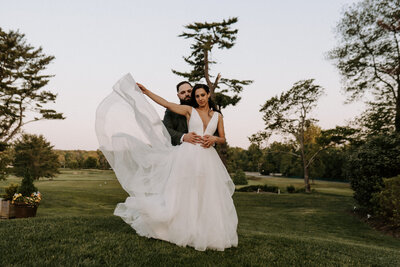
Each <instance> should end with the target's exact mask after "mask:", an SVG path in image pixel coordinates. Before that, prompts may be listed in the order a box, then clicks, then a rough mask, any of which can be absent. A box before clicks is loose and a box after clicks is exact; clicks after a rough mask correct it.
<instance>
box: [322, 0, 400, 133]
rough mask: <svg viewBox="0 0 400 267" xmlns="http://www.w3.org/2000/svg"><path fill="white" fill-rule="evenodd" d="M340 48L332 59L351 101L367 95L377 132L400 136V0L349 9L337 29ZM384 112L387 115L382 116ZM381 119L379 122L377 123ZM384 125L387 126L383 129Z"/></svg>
mask: <svg viewBox="0 0 400 267" xmlns="http://www.w3.org/2000/svg"><path fill="white" fill-rule="evenodd" d="M336 29H337V33H338V36H339V38H340V43H339V45H338V46H337V47H336V48H334V49H333V50H332V51H330V53H329V58H330V59H332V60H333V61H334V62H335V65H336V66H337V68H338V69H339V71H340V74H341V75H342V77H343V78H344V90H345V91H346V92H347V93H349V94H350V95H349V101H354V100H357V99H359V98H361V97H362V96H364V95H365V94H367V93H370V94H372V96H374V100H373V101H369V102H368V103H369V106H370V110H369V112H368V113H367V114H366V115H368V116H367V117H364V118H366V119H367V124H366V126H367V125H368V122H370V123H371V122H372V125H370V126H372V127H373V128H376V127H378V128H380V127H384V128H387V127H389V128H390V127H391V126H392V127H393V123H394V128H395V131H396V132H400V94H399V93H400V44H399V40H400V5H399V1H398V0H364V1H361V2H359V3H357V4H354V5H352V6H350V7H348V8H347V9H346V10H345V12H344V14H343V17H342V19H341V21H340V22H339V24H338V25H337V28H336ZM382 111H384V114H382ZM377 118H378V119H379V120H377ZM382 123H383V125H382Z"/></svg>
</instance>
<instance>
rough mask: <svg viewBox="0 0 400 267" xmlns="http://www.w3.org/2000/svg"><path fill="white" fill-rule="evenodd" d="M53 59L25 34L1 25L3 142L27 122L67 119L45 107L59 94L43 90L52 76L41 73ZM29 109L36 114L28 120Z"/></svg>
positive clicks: (0, 131) (0, 138)
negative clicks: (27, 38) (28, 39)
mask: <svg viewBox="0 0 400 267" xmlns="http://www.w3.org/2000/svg"><path fill="white" fill-rule="evenodd" d="M53 59H54V57H53V56H47V55H45V54H44V53H43V52H42V48H41V47H39V48H35V47H33V46H32V45H29V44H27V43H26V40H25V35H24V34H21V33H19V32H18V31H9V32H5V31H3V29H2V28H0V142H2V143H7V142H9V141H10V140H11V139H12V138H13V137H14V136H15V135H16V134H18V133H19V132H20V130H21V128H22V127H23V126H24V125H26V124H27V123H30V122H34V121H38V120H47V119H64V116H63V115H62V113H58V112H57V111H55V110H53V109H47V108H45V107H44V106H45V105H46V104H48V103H50V102H55V100H56V97H57V95H56V94H54V93H52V92H50V91H45V90H42V89H43V87H44V86H46V85H47V84H48V82H49V80H50V78H51V77H53V75H46V74H42V72H43V71H44V70H45V69H46V67H47V65H48V64H50V63H51V62H52V61H53ZM27 113H31V114H32V115H33V118H31V119H29V120H27V119H26V118H27Z"/></svg>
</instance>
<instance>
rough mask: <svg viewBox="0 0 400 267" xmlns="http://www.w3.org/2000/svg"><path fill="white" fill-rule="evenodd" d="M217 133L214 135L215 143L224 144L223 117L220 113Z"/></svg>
mask: <svg viewBox="0 0 400 267" xmlns="http://www.w3.org/2000/svg"><path fill="white" fill-rule="evenodd" d="M218 135H219V136H214V137H215V138H216V140H215V143H217V144H225V143H226V139H225V129H224V119H223V118H222V115H221V114H218Z"/></svg>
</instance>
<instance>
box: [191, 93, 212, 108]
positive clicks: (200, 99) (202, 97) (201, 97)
mask: <svg viewBox="0 0 400 267" xmlns="http://www.w3.org/2000/svg"><path fill="white" fill-rule="evenodd" d="M194 97H195V98H196V102H197V104H199V107H204V106H206V105H208V99H209V98H210V93H208V94H207V92H206V90H204V89H203V88H199V89H197V90H196V93H195V95H194Z"/></svg>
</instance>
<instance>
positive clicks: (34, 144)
mask: <svg viewBox="0 0 400 267" xmlns="http://www.w3.org/2000/svg"><path fill="white" fill-rule="evenodd" d="M14 150H15V159H14V164H13V165H14V169H13V172H14V174H15V175H16V176H19V177H22V178H23V179H22V184H21V188H20V190H19V191H20V192H21V193H22V194H24V195H27V196H28V195H30V194H31V193H32V192H34V191H36V188H35V187H34V185H33V181H34V180H38V179H39V178H40V177H48V178H50V177H54V176H55V175H56V174H57V173H58V168H59V167H60V163H59V162H58V156H57V154H56V153H55V152H54V151H53V146H51V145H50V143H49V142H47V141H46V139H45V138H44V137H43V136H42V135H39V136H37V135H31V134H23V135H22V136H21V138H20V139H18V140H17V141H16V142H15V143H14Z"/></svg>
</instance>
